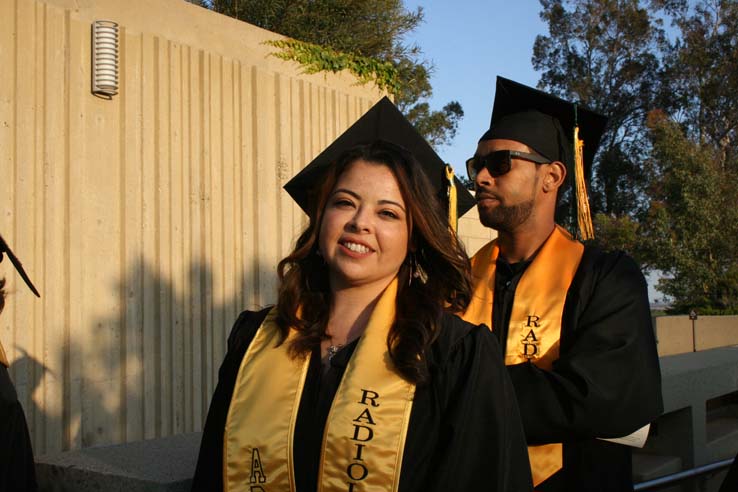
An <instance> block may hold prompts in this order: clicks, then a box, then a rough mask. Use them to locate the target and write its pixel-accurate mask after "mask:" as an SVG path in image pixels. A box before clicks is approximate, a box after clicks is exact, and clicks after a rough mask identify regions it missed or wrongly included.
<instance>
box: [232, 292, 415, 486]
mask: <svg viewBox="0 0 738 492" xmlns="http://www.w3.org/2000/svg"><path fill="white" fill-rule="evenodd" d="M396 297H397V279H395V280H393V281H392V283H390V285H389V286H387V288H386V289H385V291H384V293H383V294H382V296H381V297H380V299H379V301H378V302H377V305H376V307H375V308H374V311H373V312H372V315H371V317H370V319H369V323H368V324H367V327H366V330H365V331H364V334H363V335H362V337H361V339H360V340H359V342H358V344H357V347H356V349H355V351H354V354H353V355H352V357H351V360H350V361H349V364H348V366H347V367H346V372H345V373H344V375H343V379H342V380H341V384H340V385H339V387H338V390H337V391H336V395H335V397H334V399H333V404H332V406H331V410H330V413H329V414H328V420H327V421H326V426H325V430H324V434H323V449H322V457H321V461H320V470H319V476H318V491H319V492H328V491H334V490H345V491H349V492H364V491H371V492H375V491H376V492H380V491H381V492H385V491H386V492H390V491H397V490H398V486H399V482H400V468H401V465H402V454H403V450H404V448H405V437H406V435H407V428H408V422H409V421H410V411H411V409H412V402H413V396H414V394H415V385H413V384H411V383H408V382H407V381H405V380H404V379H402V378H401V377H400V376H399V375H398V374H397V373H396V372H395V370H394V368H393V367H392V366H391V362H390V360H389V354H388V352H387V334H388V333H389V329H390V327H391V325H392V322H393V321H394V319H395V301H396ZM275 316H276V313H275V310H272V311H271V312H270V313H269V314H268V315H267V317H266V319H265V320H264V322H263V323H262V325H261V327H259V330H258V331H257V333H256V336H255V338H254V340H253V341H252V342H251V345H250V346H249V348H248V350H247V351H246V354H245V355H244V358H243V361H242V362H241V367H240V369H239V372H238V376H237V379H236V384H235V386H234V389H233V398H232V400H231V404H230V408H229V409H228V418H227V420H226V425H225V433H224V436H223V483H224V488H225V490H226V491H249V492H266V491H287V490H289V491H291V492H295V478H294V464H293V462H292V456H293V451H292V445H293V440H294V430H295V422H296V420H297V412H298V408H299V406H300V397H301V395H302V390H303V386H304V382H305V377H306V374H307V369H308V365H309V357H305V358H303V359H300V360H294V359H291V358H290V356H289V354H288V353H287V348H288V345H289V341H290V339H291V338H292V337H293V336H294V335H295V332H294V330H293V331H292V332H291V333H290V336H289V337H288V340H287V341H286V342H285V343H283V344H282V345H280V346H279V347H275V345H276V343H277V340H278V339H279V330H278V328H277V325H276V322H275Z"/></svg>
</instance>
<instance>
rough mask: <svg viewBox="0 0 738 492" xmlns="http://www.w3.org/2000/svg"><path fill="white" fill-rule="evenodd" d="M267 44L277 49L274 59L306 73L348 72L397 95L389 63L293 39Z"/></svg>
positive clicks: (393, 71)
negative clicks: (278, 59)
mask: <svg viewBox="0 0 738 492" xmlns="http://www.w3.org/2000/svg"><path fill="white" fill-rule="evenodd" d="M267 43H268V44H270V45H272V46H274V47H276V48H280V51H279V52H277V53H275V54H274V56H276V57H278V58H281V59H283V60H292V61H296V62H298V63H299V64H301V65H303V66H304V67H305V71H306V72H307V73H318V72H340V71H342V70H348V71H350V72H351V73H352V74H354V75H355V76H356V78H358V79H359V80H360V81H361V82H364V83H367V82H374V83H375V84H377V86H378V87H379V88H380V89H382V90H385V91H387V92H390V93H392V94H395V93H397V92H398V91H399V88H400V87H399V81H398V78H397V69H395V67H394V66H393V65H392V64H391V63H389V62H384V61H381V60H378V59H376V58H368V57H365V56H358V55H354V54H351V53H343V52H340V51H336V50H334V49H332V48H327V47H323V46H318V45H317V44H311V43H306V42H304V41H297V40H295V39H286V40H277V41H268V42H267Z"/></svg>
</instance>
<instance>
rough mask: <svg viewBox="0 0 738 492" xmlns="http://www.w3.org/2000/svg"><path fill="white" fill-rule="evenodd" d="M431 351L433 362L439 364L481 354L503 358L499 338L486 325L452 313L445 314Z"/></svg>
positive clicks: (442, 364)
mask: <svg viewBox="0 0 738 492" xmlns="http://www.w3.org/2000/svg"><path fill="white" fill-rule="evenodd" d="M431 353H432V359H433V360H432V362H433V364H435V365H437V366H445V365H447V364H449V363H451V362H454V361H456V362H457V363H458V362H459V360H458V359H463V360H467V361H468V360H470V359H474V358H477V357H480V356H481V357H499V358H500V359H501V358H502V356H501V352H500V350H499V346H498V343H497V338H496V337H495V336H494V335H492V333H491V332H490V331H489V328H487V326H486V325H474V324H471V323H469V322H467V321H464V320H463V319H461V318H459V317H458V316H457V315H455V314H451V313H444V314H443V317H442V318H441V324H440V329H439V332H438V336H437V337H436V339H435V341H434V342H433V344H432V345H431Z"/></svg>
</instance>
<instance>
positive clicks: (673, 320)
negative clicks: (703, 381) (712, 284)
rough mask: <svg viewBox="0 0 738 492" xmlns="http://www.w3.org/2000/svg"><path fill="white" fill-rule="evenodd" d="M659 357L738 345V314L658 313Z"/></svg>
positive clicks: (655, 319)
mask: <svg viewBox="0 0 738 492" xmlns="http://www.w3.org/2000/svg"><path fill="white" fill-rule="evenodd" d="M654 323H655V325H656V339H657V341H658V351H659V355H660V356H665V355H674V354H683V353H685V352H692V351H694V350H697V351H700V350H708V349H713V348H718V347H729V346H731V345H738V316H698V317H697V319H696V320H694V321H692V320H690V319H689V316H686V315H685V316H657V317H656V318H654Z"/></svg>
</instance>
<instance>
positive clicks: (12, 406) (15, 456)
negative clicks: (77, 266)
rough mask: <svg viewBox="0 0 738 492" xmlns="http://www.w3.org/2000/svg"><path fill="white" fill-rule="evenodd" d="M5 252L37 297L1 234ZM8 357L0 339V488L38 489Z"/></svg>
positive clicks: (0, 254) (0, 248)
mask: <svg viewBox="0 0 738 492" xmlns="http://www.w3.org/2000/svg"><path fill="white" fill-rule="evenodd" d="M6 255H7V257H8V258H10V261H11V262H12V264H13V265H14V266H15V268H16V269H17V270H18V273H19V274H20V276H21V277H22V278H23V280H24V281H25V282H26V284H27V285H28V287H29V288H30V289H31V291H33V293H34V294H35V295H36V296H37V297H40V296H39V294H38V291H37V290H36V288H35V287H34V286H33V284H32V283H31V280H30V279H29V278H28V276H27V275H26V273H25V271H23V267H22V266H21V263H20V262H19V261H18V259H17V258H16V257H15V255H13V252H12V251H11V250H10V248H9V247H8V245H7V243H6V242H5V240H4V239H3V237H2V236H0V262H2V260H3V258H4V257H5V256H6ZM4 286H5V279H0V313H2V310H3V308H4V307H5V292H4V290H3V287H4ZM8 366H9V364H8V359H7V356H6V354H5V351H4V349H3V346H2V343H0V491H8V492H10V491H13V492H28V491H35V490H37V486H36V472H35V465H34V461H33V450H32V449H31V439H30V436H29V434H28V427H27V425H26V418H25V415H24V414H23V408H22V407H21V404H20V402H19V401H18V396H17V395H16V393H15V387H14V386H13V382H12V381H11V380H10V375H9V374H8Z"/></svg>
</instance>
